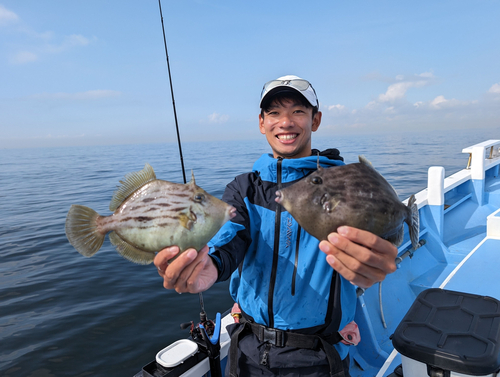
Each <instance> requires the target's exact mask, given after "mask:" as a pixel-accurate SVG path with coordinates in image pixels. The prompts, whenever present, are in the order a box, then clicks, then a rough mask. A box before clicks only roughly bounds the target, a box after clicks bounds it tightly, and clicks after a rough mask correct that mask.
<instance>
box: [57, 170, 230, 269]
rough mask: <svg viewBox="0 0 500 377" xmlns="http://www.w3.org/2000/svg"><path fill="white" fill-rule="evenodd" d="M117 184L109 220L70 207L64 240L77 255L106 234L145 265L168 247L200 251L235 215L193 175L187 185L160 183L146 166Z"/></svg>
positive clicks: (89, 251)
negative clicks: (198, 183)
mask: <svg viewBox="0 0 500 377" xmlns="http://www.w3.org/2000/svg"><path fill="white" fill-rule="evenodd" d="M120 183H121V184H122V185H121V186H119V187H118V189H117V190H116V191H115V193H114V195H113V199H112V200H111V204H110V205H109V209H110V211H114V212H113V214H112V215H110V216H100V215H99V214H98V213H97V212H95V211H94V210H93V209H91V208H88V207H85V206H81V205H72V206H71V208H70V210H69V212H68V215H67V217H66V236H67V237H68V240H69V242H70V243H71V245H73V247H74V248H75V249H76V250H77V251H78V252H79V253H80V254H82V255H84V256H86V257H91V256H92V255H94V254H95V253H96V252H97V251H98V250H99V249H100V248H101V246H102V243H103V241H104V237H105V235H106V233H108V232H110V231H111V233H110V235H109V239H110V241H111V243H112V244H113V245H114V246H115V247H116V250H117V251H118V253H120V254H121V255H122V256H123V257H124V258H126V259H128V260H130V261H132V262H134V263H139V264H149V263H151V262H152V261H153V259H154V257H155V253H156V252H158V251H160V250H161V249H164V248H165V247H167V246H174V245H176V246H179V248H180V251H181V252H183V251H184V250H186V249H188V248H191V247H192V248H195V249H196V250H200V249H201V248H202V247H203V246H205V244H206V243H207V242H208V241H209V240H210V239H211V238H212V237H213V236H214V235H215V233H217V231H218V230H219V229H220V228H221V227H222V225H224V223H226V221H228V220H229V219H231V218H233V217H234V216H235V214H236V209H235V208H234V207H233V206H230V205H229V204H226V203H224V202H223V201H222V200H219V199H217V198H216V197H214V196H212V195H210V194H208V193H207V192H206V191H205V190H203V189H202V188H200V187H198V186H197V185H196V183H195V180H194V175H193V176H192V178H191V181H190V182H189V183H187V184H178V183H172V182H168V181H162V180H159V179H156V175H155V173H154V171H153V168H152V167H151V166H150V165H149V164H146V166H145V167H144V169H143V170H141V171H138V172H134V173H130V174H127V175H126V177H125V181H120ZM179 254H180V253H179ZM179 254H178V255H179Z"/></svg>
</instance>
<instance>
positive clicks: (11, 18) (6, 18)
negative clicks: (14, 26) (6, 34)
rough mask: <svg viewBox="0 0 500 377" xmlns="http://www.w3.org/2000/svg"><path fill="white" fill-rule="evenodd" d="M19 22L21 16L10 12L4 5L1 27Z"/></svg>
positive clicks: (1, 13) (1, 8) (0, 13)
mask: <svg viewBox="0 0 500 377" xmlns="http://www.w3.org/2000/svg"><path fill="white" fill-rule="evenodd" d="M18 20H19V16H18V15H17V14H15V13H14V12H12V11H10V10H8V9H7V8H5V7H4V6H3V5H0V26H3V25H7V24H9V23H13V22H16V21H18Z"/></svg>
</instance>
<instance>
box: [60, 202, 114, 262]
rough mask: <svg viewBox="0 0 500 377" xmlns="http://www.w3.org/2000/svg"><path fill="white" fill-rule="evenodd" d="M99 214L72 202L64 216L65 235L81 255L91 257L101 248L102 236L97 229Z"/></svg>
mask: <svg viewBox="0 0 500 377" xmlns="http://www.w3.org/2000/svg"><path fill="white" fill-rule="evenodd" d="M99 217H100V216H99V214H98V213H97V212H96V211H94V210H93V209H91V208H89V207H85V206H80V205H76V204H73V205H72V206H71V208H70V209H69V212H68V215H67V216H66V237H68V240H69V243H70V244H71V245H73V247H74V248H75V249H76V250H77V251H78V252H79V253H80V254H82V255H84V256H86V257H91V256H92V255H94V254H95V253H97V251H98V250H99V249H100V248H101V246H102V243H103V242H104V236H105V235H106V233H104V234H102V233H100V232H99V230H98V229H97V219H98V218H99Z"/></svg>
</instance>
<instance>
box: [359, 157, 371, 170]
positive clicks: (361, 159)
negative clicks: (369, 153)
mask: <svg viewBox="0 0 500 377" xmlns="http://www.w3.org/2000/svg"><path fill="white" fill-rule="evenodd" d="M358 159H359V162H360V163H362V164H363V165H366V166H369V167H370V168H372V169H375V168H374V167H373V164H372V163H371V162H370V160H368V159H367V158H366V157H365V156H363V155H362V154H360V155H359V156H358Z"/></svg>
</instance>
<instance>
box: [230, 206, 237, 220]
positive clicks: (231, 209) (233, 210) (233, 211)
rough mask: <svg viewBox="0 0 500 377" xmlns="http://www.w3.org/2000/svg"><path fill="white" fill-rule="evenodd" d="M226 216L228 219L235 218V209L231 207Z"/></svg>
mask: <svg viewBox="0 0 500 377" xmlns="http://www.w3.org/2000/svg"><path fill="white" fill-rule="evenodd" d="M228 215H229V218H230V219H232V218H234V217H235V216H236V208H234V207H233V206H231V208H229V210H228Z"/></svg>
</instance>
